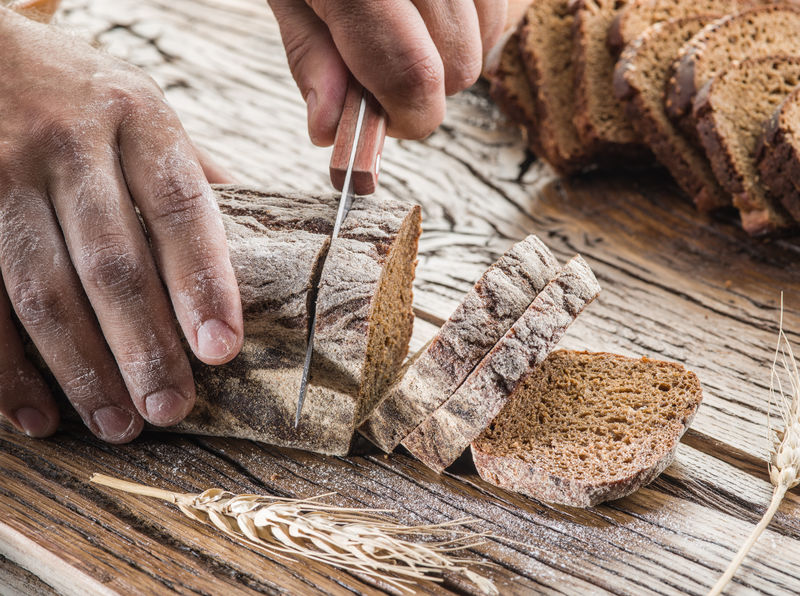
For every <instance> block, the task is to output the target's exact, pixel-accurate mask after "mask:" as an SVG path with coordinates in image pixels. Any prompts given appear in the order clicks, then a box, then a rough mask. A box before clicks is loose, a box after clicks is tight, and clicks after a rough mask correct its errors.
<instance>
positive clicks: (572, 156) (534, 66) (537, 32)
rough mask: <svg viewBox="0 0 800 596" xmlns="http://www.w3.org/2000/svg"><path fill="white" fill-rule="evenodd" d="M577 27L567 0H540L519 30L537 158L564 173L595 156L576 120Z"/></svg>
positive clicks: (587, 163)
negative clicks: (574, 40)
mask: <svg viewBox="0 0 800 596" xmlns="http://www.w3.org/2000/svg"><path fill="white" fill-rule="evenodd" d="M573 26H574V15H573V14H572V12H571V11H570V9H569V5H568V0H537V1H536V2H533V3H532V4H531V5H530V6H529V8H528V10H527V12H526V13H525V16H524V18H523V20H522V22H521V24H520V28H519V43H520V52H521V54H522V61H523V63H524V66H525V72H526V74H527V77H528V82H529V84H530V87H531V89H532V92H533V101H534V108H535V111H536V124H537V127H538V135H537V137H536V140H537V142H538V145H539V147H538V149H539V157H541V158H542V159H544V160H545V161H547V162H548V163H549V164H550V165H551V166H552V167H553V169H555V170H556V171H558V172H559V173H561V174H570V173H574V172H577V171H579V170H581V169H582V168H584V167H586V166H587V165H589V164H591V162H592V158H593V152H592V149H591V148H589V147H587V146H585V145H584V144H583V143H582V142H581V140H580V138H579V137H578V131H577V129H576V128H575V125H574V123H573V116H574V114H575V70H574V63H573V56H572V29H573ZM529 138H530V137H529Z"/></svg>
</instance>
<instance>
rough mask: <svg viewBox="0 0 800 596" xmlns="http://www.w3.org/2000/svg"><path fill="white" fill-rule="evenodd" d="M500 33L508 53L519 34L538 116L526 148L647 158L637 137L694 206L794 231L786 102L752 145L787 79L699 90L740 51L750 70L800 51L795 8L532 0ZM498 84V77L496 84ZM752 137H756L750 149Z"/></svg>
mask: <svg viewBox="0 0 800 596" xmlns="http://www.w3.org/2000/svg"><path fill="white" fill-rule="evenodd" d="M505 43H506V44H507V45H506V48H505V49H506V50H507V51H508V52H509V53H514V52H515V48H513V47H511V46H513V45H514V44H519V46H520V53H519V56H517V58H516V59H517V60H519V59H520V58H521V61H522V67H523V70H524V71H525V72H526V73H527V75H528V86H529V93H530V97H531V98H532V105H530V107H532V112H533V113H535V115H536V118H535V121H530V120H529V121H528V122H527V123H526V128H527V130H528V137H529V138H536V139H537V143H536V144H533V143H532V144H531V149H532V150H533V151H534V152H535V153H536V154H537V155H539V156H540V157H542V158H543V159H545V160H546V161H548V162H549V163H550V164H551V165H553V167H554V168H555V169H556V170H557V171H559V172H560V173H562V174H569V173H573V172H577V171H580V170H583V169H586V168H589V167H597V166H600V167H607V166H613V165H616V164H620V163H633V162H635V160H633V159H631V156H637V155H643V154H644V152H643V151H642V149H641V145H642V144H643V145H646V146H647V147H648V148H649V149H650V150H651V151H652V153H653V154H654V155H655V157H656V158H657V159H658V161H659V162H661V163H662V164H663V165H664V166H666V168H667V169H668V170H669V171H670V173H671V174H672V175H673V177H674V178H675V180H676V182H677V183H678V185H679V186H680V187H681V188H682V189H683V190H684V191H685V192H686V194H688V195H689V196H690V197H691V198H692V199H693V201H694V203H695V205H696V206H697V208H698V210H700V211H703V212H709V211H716V210H718V209H720V208H726V207H728V206H735V207H736V208H738V209H739V211H740V214H741V221H742V225H743V227H744V229H745V230H746V231H747V232H748V233H750V234H752V235H762V234H774V233H778V232H780V233H785V232H786V231H791V230H793V229H794V228H796V225H795V222H796V221H799V220H798V219H797V218H798V216H800V193H797V192H796V189H797V188H798V185H797V184H796V183H795V182H796V181H795V180H794V179H793V180H792V181H791V182H788V183H787V182H786V181H785V179H784V178H783V177H781V174H782V173H785V172H787V171H788V169H789V168H790V165H789V164H791V163H793V162H792V161H791V160H790V159H789V157H788V156H789V155H791V154H792V151H793V147H794V145H793V143H794V144H796V143H797V141H796V136H793V134H794V133H793V131H791V130H790V128H789V127H788V126H787V124H786V123H787V122H788V120H789V118H790V117H791V115H790V114H792V113H793V112H791V109H789V108H787V109H786V110H785V112H784V116H783V120H782V122H783V127H782V131H783V132H782V133H781V130H779V129H778V128H775V127H770V130H769V134H770V135H771V136H770V137H769V138H767V137H764V139H765V140H764V142H763V143H760V144H759V143H758V142H756V143H755V144H754V142H753V138H756V141H758V139H760V138H761V136H762V135H763V134H764V133H765V129H766V128H767V124H768V121H769V120H770V118H771V117H772V116H773V114H772V113H769V114H765V110H768V111H769V110H775V109H777V106H776V105H775V100H776V99H780V100H781V101H783V99H785V98H786V96H787V95H789V93H790V92H792V90H793V89H792V88H791V87H790V84H791V78H789V79H787V80H786V81H785V82H784V83H781V84H780V85H779V88H773V87H769V88H764V87H749V88H748V87H746V86H742V85H740V86H736V85H734V84H733V83H732V82H730V81H731V79H728V83H725V84H722V83H720V84H719V85H718V91H717V93H718V94H719V93H723V92H722V91H719V89H722V87H725V88H726V89H727V90H728V91H726V92H724V93H734V94H738V95H727V96H726V99H725V100H720V97H721V96H720V95H717V96H716V99H715V97H711V99H710V100H709V93H708V89H709V87H710V86H713V84H714V81H715V80H716V79H718V78H721V77H723V76H724V75H725V74H726V72H727V71H729V70H731V69H735V68H739V64H740V63H741V62H742V61H749V62H748V64H749V66H746V67H745V70H748V69H753V68H757V67H756V66H755V64H756V63H757V61H758V59H760V58H769V57H772V58H778V59H784V58H792V57H800V8H799V7H797V5H796V4H794V3H792V2H786V3H781V2H773V1H771V0H697V1H692V0H628V1H626V0H617V1H616V2H613V1H612V2H609V1H607V0H573V1H572V3H570V4H569V5H568V4H567V0H562V1H559V0H537V1H536V2H533V3H532V4H531V5H530V7H529V9H528V11H527V13H526V14H525V17H524V18H523V21H522V22H521V23H520V26H519V30H518V32H517V34H516V35H515V36H512V37H511V38H509V39H507V40H506V42H505ZM515 55H516V54H515ZM568 57H571V58H568ZM516 73H517V77H516V78H515V84H516V85H517V88H519V86H520V85H522V84H523V83H524V81H523V80H522V77H520V76H519V67H518V68H517V71H516ZM731 77H734V75H731ZM770 81H771V79H770ZM770 81H766V80H761V79H758V80H756V81H755V83H756V84H758V83H769V82H770ZM505 85H506V83H504V82H503V81H501V80H496V81H494V82H493V87H494V88H495V93H500V92H501V90H502V88H503V87H504V86H505ZM725 102H728V103H725ZM751 104H752V105H751ZM750 107H752V108H753V109H752V111H748V110H749V108H750ZM728 108H730V109H731V110H734V111H736V110H739V111H741V112H742V113H745V112H747V114H746V115H745V116H744V118H743V122H746V123H743V124H742V125H741V126H739V127H738V128H739V129H738V130H734V128H732V127H727V128H726V127H725V126H724V124H723V121H725V120H726V118H729V115H726V113H725V110H726V109H728ZM512 118H513V115H512ZM776 118H777V116H776ZM712 121H713V122H715V124H714V125H713V126H712V125H711V124H710V122H712ZM531 122H533V124H531ZM534 127H535V128H536V130H533V128H534ZM745 129H746V130H745ZM537 131H538V133H537ZM743 137H747V141H746V142H745V140H744V138H743ZM789 139H794V140H789ZM756 147H763V149H762V150H760V151H759V154H758V156H756V155H754V154H753V152H754V151H755V148H756ZM745 152H746V154H745ZM781 152H782V153H781ZM733 154H737V157H735V158H734V157H733ZM756 161H758V162H759V164H760V165H759V168H760V169H761V171H762V173H765V174H769V175H770V176H772V177H775V178H776V180H774V181H772V182H770V184H769V185H767V184H765V183H763V182H762V181H761V180H759V175H758V168H757V167H756V166H755V165H754V164H755V162H756ZM733 162H735V164H734V163H733Z"/></svg>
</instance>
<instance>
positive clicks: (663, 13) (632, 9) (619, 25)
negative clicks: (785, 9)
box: [608, 0, 768, 56]
mask: <svg viewBox="0 0 800 596" xmlns="http://www.w3.org/2000/svg"><path fill="white" fill-rule="evenodd" d="M767 3H768V2H766V1H762V2H759V1H758V0H693V1H688V0H633V1H632V2H629V3H628V5H627V6H626V7H625V8H623V9H622V10H621V11H620V12H619V14H617V17H616V18H615V19H614V22H613V23H612V24H611V27H610V28H609V30H608V47H609V48H610V49H611V53H612V55H614V56H619V55H620V54H622V50H624V49H625V46H627V45H628V44H629V43H631V42H633V40H634V39H636V38H637V37H639V36H640V35H641V34H642V33H644V32H645V30H646V29H647V28H648V27H650V26H651V25H655V24H656V23H660V22H663V21H670V20H675V19H685V18H689V17H698V16H702V15H719V16H724V15H728V14H735V13H737V12H741V11H743V10H746V9H748V8H753V7H755V6H758V5H759V4H762V5H763V4H767Z"/></svg>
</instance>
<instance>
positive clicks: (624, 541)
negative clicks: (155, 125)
mask: <svg viewBox="0 0 800 596" xmlns="http://www.w3.org/2000/svg"><path fill="white" fill-rule="evenodd" d="M60 22H61V24H62V26H64V27H66V28H68V29H70V30H72V31H74V32H75V34H76V35H79V36H82V37H86V38H89V39H92V40H94V41H95V42H96V43H98V44H99V45H101V46H103V47H105V48H107V50H108V51H109V52H111V53H113V54H115V55H118V56H120V57H122V58H124V59H126V60H129V61H131V62H133V63H135V64H138V65H140V66H142V67H143V68H144V69H145V70H147V71H148V72H149V73H150V74H151V75H152V76H153V77H155V79H156V80H157V81H158V82H159V83H160V84H161V85H162V86H163V88H164V89H165V91H166V94H167V97H168V98H169V100H170V102H171V103H172V105H173V106H174V107H175V108H176V109H177V110H178V112H179V113H180V115H181V117H182V118H183V121H184V123H185V126H186V128H187V129H188V130H189V132H190V133H191V135H192V136H193V137H194V138H195V139H196V141H197V142H198V143H199V144H201V145H203V146H204V147H206V148H207V149H208V150H209V151H210V152H211V153H212V154H213V155H214V156H215V157H216V158H217V159H218V160H219V161H220V162H221V163H222V164H224V165H225V166H227V167H228V168H229V169H230V170H231V171H233V172H234V173H235V174H236V175H238V176H239V178H240V180H241V181H242V182H248V183H255V184H260V185H265V186H269V187H271V188H275V187H285V188H294V189H303V190H319V189H326V188H327V187H328V184H329V182H328V179H327V175H326V167H327V160H328V156H329V154H328V151H327V150H321V149H316V148H313V147H312V146H311V145H310V143H309V142H308V141H307V138H306V128H305V107H304V105H303V103H302V100H301V98H300V95H299V93H298V92H297V90H296V89H295V87H294V85H293V82H292V79H291V77H290V74H289V71H288V68H287V67H286V64H285V57H284V54H283V51H282V48H281V44H280V38H279V34H278V28H277V26H276V24H275V22H274V20H273V18H272V16H271V15H270V13H269V11H268V10H267V8H266V6H264V2H262V1H260V0H116V1H115V2H106V1H103V0H67V1H66V2H65V3H64V10H63V11H62V14H61V16H60ZM381 192H383V193H385V194H387V195H394V196H397V197H401V198H404V199H412V200H415V201H418V202H419V203H421V204H422V206H423V210H424V234H423V236H422V240H421V245H420V262H419V269H418V276H417V280H416V284H415V304H416V309H417V315H418V317H417V325H416V330H415V336H414V346H416V347H418V346H419V345H421V344H422V343H423V342H424V341H426V339H427V338H429V337H430V336H431V334H432V333H433V332H434V331H435V329H436V326H437V325H439V324H441V322H442V321H443V320H444V319H445V318H446V317H447V316H448V314H449V312H450V311H451V310H452V309H453V308H454V307H455V304H456V303H457V301H458V299H459V298H460V297H461V296H462V295H463V293H464V292H465V291H466V290H467V289H468V288H469V287H470V286H471V285H472V283H473V282H474V280H475V279H476V278H477V277H478V276H479V274H480V273H481V272H482V271H483V270H484V269H485V268H486V267H487V266H488V265H489V264H490V263H491V262H492V261H493V260H494V259H495V258H496V257H497V256H498V255H499V254H500V253H501V252H502V251H504V250H505V249H506V248H507V247H508V246H510V245H511V244H512V242H514V241H516V240H519V239H521V238H523V237H524V236H525V235H527V234H530V233H536V234H538V235H540V236H541V237H542V239H543V240H545V242H546V243H547V244H549V246H550V247H552V249H553V250H554V252H555V253H556V254H557V255H558V256H559V257H560V258H562V259H566V258H568V257H569V256H571V255H572V254H574V253H576V252H580V253H582V254H583V255H584V256H585V257H586V258H587V260H588V261H589V262H590V264H591V266H592V267H593V268H594V270H595V272H596V273H597V276H598V278H599V280H600V282H601V283H602V285H603V286H604V292H603V294H602V295H601V297H600V298H599V300H598V301H597V302H596V303H595V304H594V305H593V306H592V307H591V308H590V309H589V310H588V311H587V312H586V313H585V314H584V315H583V316H582V317H581V319H580V320H579V321H578V322H577V323H576V324H575V325H574V326H573V327H572V329H571V330H570V332H569V334H568V336H567V337H566V338H565V339H564V340H563V342H562V345H563V346H565V347H570V348H586V349H591V350H613V351H616V352H620V353H625V354H644V355H650V356H654V357H658V358H665V359H669V360H674V361H677V362H682V363H685V364H686V365H688V366H689V367H691V368H692V369H693V370H695V371H696V372H697V373H698V375H699V376H700V379H701V380H702V383H703V387H704V390H705V400H704V403H703V406H702V407H701V409H700V412H699V414H698V416H697V418H696V420H695V423H694V426H693V428H692V429H691V431H690V432H689V433H688V435H687V436H686V437H685V438H684V441H683V443H682V445H681V446H680V448H679V450H678V455H677V460H676V462H675V463H674V464H673V465H672V466H670V468H669V469H668V470H667V471H666V472H665V473H664V474H663V475H662V476H661V477H660V478H659V479H658V480H657V481H655V482H654V483H653V484H652V485H650V486H649V487H647V488H644V489H642V490H640V491H639V492H638V493H636V494H634V495H632V496H630V497H627V498H625V499H622V500H619V501H615V502H612V503H608V504H606V505H602V506H600V507H596V508H593V509H590V510H586V511H583V510H573V509H569V508H564V507H553V506H549V505H546V504H544V503H540V502H538V501H535V500H532V499H528V498H525V497H522V496H519V495H516V494H513V493H510V492H505V491H502V490H498V489H495V488H493V487H491V486H489V485H487V484H486V483H485V482H483V481H482V480H481V479H480V478H479V477H478V476H477V474H476V473H475V470H474V468H472V467H471V465H470V464H469V462H468V461H467V460H466V459H464V460H463V461H461V462H459V463H458V464H456V465H455V466H454V467H453V468H452V469H451V470H450V471H449V472H448V473H446V474H444V475H443V476H441V477H439V476H436V475H435V474H433V473H431V472H430V471H429V470H427V469H426V468H425V467H424V466H422V465H420V464H418V463H417V462H415V461H414V460H413V459H410V458H409V457H407V456H405V455H403V454H401V453H396V454H393V455H391V456H383V455H380V454H377V453H375V452H369V451H368V452H367V453H366V454H363V455H359V456H354V457H348V458H326V457H321V456H316V455H313V454H307V453H302V452H296V451H291V450H282V449H276V448H273V447H269V446H266V445H260V444H256V443H253V442H248V441H239V440H226V439H214V438H198V437H189V436H174V435H169V434H147V435H145V436H143V437H142V438H141V439H139V440H138V441H137V442H135V443H134V444H133V445H129V446H125V447H112V446H108V445H104V444H101V443H99V442H98V441H96V440H94V439H93V438H91V437H90V436H88V434H87V433H86V432H84V431H83V430H81V429H78V428H75V429H72V430H66V431H64V432H60V433H59V434H58V435H56V436H55V437H53V438H52V439H50V440H47V441H33V440H28V439H26V438H24V437H22V436H20V435H19V434H16V433H14V432H13V431H12V430H11V429H10V427H9V426H7V425H5V424H3V423H0V593H6V592H12V593H13V592H14V591H21V592H23V593H33V594H49V593H52V591H53V590H55V591H59V592H63V593H73V594H87V593H119V594H164V593H170V592H176V593H182V594H188V593H198V594H238V593H254V592H259V593H261V592H263V593H268V594H272V593H283V592H285V593H291V594H311V593H332V594H344V593H376V592H381V591H382V587H381V586H376V585H374V584H371V583H369V582H367V581H366V580H364V579H363V578H359V577H355V576H353V575H349V574H346V573H341V572H338V571H336V570H334V569H331V568H328V567H325V566H323V565H319V564H313V563H307V562H303V563H302V564H301V563H297V564H292V563H287V562H286V561H282V560H274V559H270V558H268V557H265V556H263V555H260V554H256V553H254V552H251V551H250V550H247V549H246V548H243V547H240V546H238V545H236V544H234V543H233V542H231V541H229V540H227V539H225V538H220V537H219V536H218V535H217V534H215V533H214V532H213V531H210V530H208V529H206V528H204V527H200V526H198V525H197V524H195V523H192V522H190V521H187V520H186V519H184V518H183V517H181V515H180V514H179V513H178V512H177V511H176V510H175V509H174V508H172V507H171V506H168V505H165V504H162V503H161V502H158V501H154V500H150V499H136V498H133V497H129V496H126V495H123V494H120V493H117V492H114V491H111V490H105V489H102V488H98V487H96V486H92V485H89V484H87V479H88V476H89V474H90V473H91V472H95V471H97V472H104V473H107V474H111V475H114V476H119V477H122V478H127V479H131V480H135V481H139V482H144V483H148V484H153V485H157V486H162V487H165V488H175V489H178V490H183V491H195V490H202V489H204V488H208V487H211V486H222V487H224V488H227V489H229V490H232V491H235V492H262V493H276V494H278V495H299V496H311V495H316V494H319V493H324V492H329V491H335V492H337V493H338V497H337V498H336V499H335V501H337V502H338V503H341V504H353V505H356V504H357V505H359V506H367V507H382V508H385V507H390V508H396V509H398V514H397V516H398V518H399V519H401V520H403V521H405V522H418V523H421V522H438V521H445V520H450V519H454V518H459V517H464V516H470V517H474V518H476V519H477V520H478V521H477V522H476V523H474V524H473V526H472V527H473V528H474V529H475V530H478V531H486V532H490V533H492V534H493V535H495V536H496V537H497V538H496V539H491V540H489V541H488V543H487V544H485V545H483V546H481V547H478V548H475V549H474V555H475V556H476V557H483V558H485V559H487V560H490V561H494V562H496V563H498V564H499V567H498V568H497V569H495V570H493V571H491V572H490V574H491V576H492V577H493V579H494V580H495V582H496V583H497V585H498V587H499V588H500V591H501V593H503V594H528V593H560V594H590V593H592V594H599V593H614V594H680V593H690V594H703V593H704V592H705V591H706V590H707V589H708V588H709V586H710V585H712V584H713V583H714V581H715V579H716V578H717V576H718V575H719V573H720V571H721V570H722V569H723V567H724V566H725V564H726V563H727V561H728V560H729V558H730V557H731V556H732V555H733V553H734V552H735V550H736V549H737V548H738V546H739V544H740V543H741V542H742V541H743V539H744V538H745V537H746V535H747V533H748V532H749V530H750V529H751V527H752V526H753V524H754V523H755V522H756V520H757V519H758V517H759V516H760V514H761V512H762V511H763V510H764V508H765V505H766V504H767V502H768V501H769V496H770V492H771V491H770V485H769V481H768V476H767V466H766V453H767V448H768V441H767V434H768V426H767V416H768V409H767V403H768V386H769V364H770V362H771V359H772V352H773V349H774V344H775V340H776V335H777V320H778V312H777V305H778V301H779V292H780V290H785V291H786V315H785V327H786V328H787V330H788V331H789V337H790V339H791V340H792V341H793V342H795V344H800V335H798V332H800V296H798V295H797V290H798V289H800V283H798V279H799V278H798V274H800V259H799V258H798V257H800V243H797V242H792V241H780V242H772V243H763V242H759V241H754V240H751V239H748V238H746V237H745V236H744V235H743V234H742V233H741V231H740V230H739V229H738V228H737V227H736V225H735V224H734V223H732V222H731V221H710V220H707V219H704V218H702V217H700V216H698V215H697V214H696V213H695V212H694V210H693V209H692V208H691V207H690V206H689V205H688V204H687V202H686V200H685V199H684V198H682V197H681V196H680V194H679V193H678V192H677V191H676V190H675V187H674V185H673V184H672V183H671V182H670V181H669V180H668V179H666V178H665V177H663V176H661V175H659V174H657V173H649V174H636V175H634V174H628V175H620V176H610V175H590V176H585V177H582V178H576V179H572V180H560V179H558V178H556V177H554V176H553V174H552V173H551V171H550V170H548V169H547V168H546V167H543V166H541V165H540V164H538V163H535V162H531V161H530V160H528V159H526V156H525V152H524V150H523V146H522V144H521V141H520V138H519V135H518V134H517V132H516V131H515V130H514V129H512V128H511V127H509V126H507V125H506V124H504V122H503V121H502V119H501V118H500V116H499V115H498V112H497V110H496V109H495V108H494V107H493V106H492V105H491V104H490V103H489V102H488V101H487V98H486V89H485V86H484V85H482V84H478V85H476V87H475V88H474V89H471V90H470V91H468V92H466V93H463V94H461V95H460V96H457V97H455V98H453V99H452V100H451V101H450V102H449V110H448V116H447V119H446V122H445V124H444V125H443V126H442V127H441V129H440V130H439V131H437V132H436V134H434V135H433V136H432V137H430V138H429V139H427V140H426V141H424V142H402V141H401V142H397V141H394V140H390V141H389V142H388V143H387V147H386V150H385V154H384V173H383V177H382V190H381ZM798 514H800V498H798V496H797V495H796V494H794V493H790V494H789V495H788V496H787V498H786V501H785V503H784V504H783V506H782V507H781V509H780V511H779V513H778V515H777V518H776V521H775V522H774V523H773V525H772V526H771V528H770V529H769V530H768V531H767V532H766V534H765V535H764V536H763V537H762V539H761V540H760V541H759V543H758V544H757V545H756V547H755V548H754V550H753V552H752V555H751V556H750V557H749V558H748V559H747V561H746V563H745V565H744V567H743V568H742V569H741V571H740V572H739V573H738V575H737V577H736V579H735V581H734V583H733V584H732V585H731V586H730V587H729V591H728V593H730V594H750V593H760V594H763V593H769V594H777V593H785V594H796V593H798V592H800V568H799V567H798V566H797V565H796V562H797V561H798V560H799V559H800V520H799V519H798ZM507 539H513V540H515V541H518V542H509V541H508V540H507ZM521 544H524V545H526V546H522V545H521ZM465 589H467V588H466V587H465V586H463V585H459V584H458V582H457V580H455V579H452V578H448V580H447V581H446V582H445V583H444V585H441V586H439V585H435V584H432V583H431V584H426V585H424V586H422V587H421V591H422V592H424V593H451V592H453V591H455V592H460V591H463V590H465Z"/></svg>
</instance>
